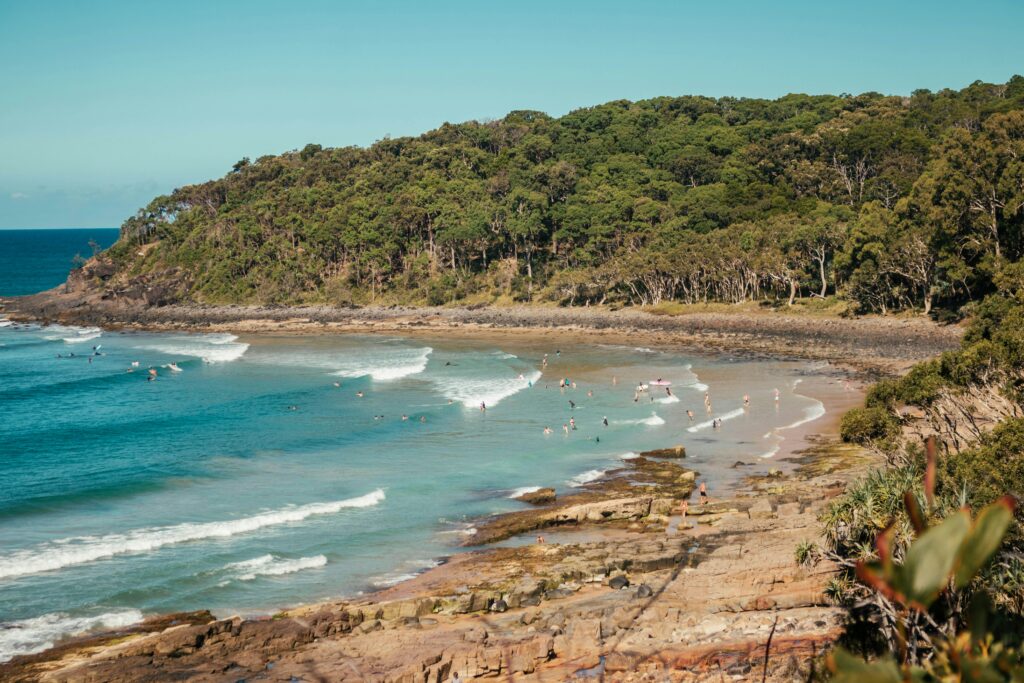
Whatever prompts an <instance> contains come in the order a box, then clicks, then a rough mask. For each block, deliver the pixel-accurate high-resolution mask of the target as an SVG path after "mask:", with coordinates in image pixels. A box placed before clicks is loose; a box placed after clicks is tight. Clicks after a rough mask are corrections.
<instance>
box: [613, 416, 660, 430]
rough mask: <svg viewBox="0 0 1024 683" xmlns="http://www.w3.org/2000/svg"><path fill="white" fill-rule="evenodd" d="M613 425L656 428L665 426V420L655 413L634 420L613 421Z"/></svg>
mask: <svg viewBox="0 0 1024 683" xmlns="http://www.w3.org/2000/svg"><path fill="white" fill-rule="evenodd" d="M615 424H620V425H647V426H648V427H657V426H659V425H663V424H665V420H664V419H662V418H661V417H659V416H658V414H657V413H651V416H650V417H641V418H638V419H636V420H615Z"/></svg>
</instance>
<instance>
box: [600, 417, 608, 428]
mask: <svg viewBox="0 0 1024 683" xmlns="http://www.w3.org/2000/svg"><path fill="white" fill-rule="evenodd" d="M601 422H602V423H603V424H604V426H605V427H607V426H608V416H607V415H605V416H604V417H603V418H601Z"/></svg>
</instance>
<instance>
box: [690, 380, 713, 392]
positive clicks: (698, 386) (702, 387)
mask: <svg viewBox="0 0 1024 683" xmlns="http://www.w3.org/2000/svg"><path fill="white" fill-rule="evenodd" d="M686 388H687V389H693V390H694V391H707V390H708V389H710V388H711V387H709V386H708V385H707V384H704V382H694V383H693V384H687V385H686Z"/></svg>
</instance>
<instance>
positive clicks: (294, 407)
mask: <svg viewBox="0 0 1024 683" xmlns="http://www.w3.org/2000/svg"><path fill="white" fill-rule="evenodd" d="M298 409H299V407H298V406H288V410H298Z"/></svg>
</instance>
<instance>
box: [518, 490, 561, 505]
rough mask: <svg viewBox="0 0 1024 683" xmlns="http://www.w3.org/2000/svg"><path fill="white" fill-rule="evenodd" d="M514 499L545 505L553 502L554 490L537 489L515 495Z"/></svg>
mask: <svg viewBox="0 0 1024 683" xmlns="http://www.w3.org/2000/svg"><path fill="white" fill-rule="evenodd" d="M516 500H520V501H522V502H524V503H529V504H530V505H547V504H548V503H553V502H555V490H554V489H552V488H543V489H537V490H536V491H530V492H528V493H523V494H521V495H518V496H516Z"/></svg>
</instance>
